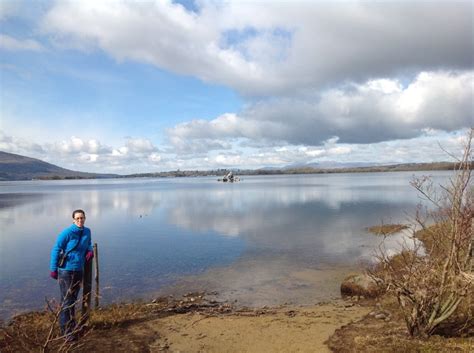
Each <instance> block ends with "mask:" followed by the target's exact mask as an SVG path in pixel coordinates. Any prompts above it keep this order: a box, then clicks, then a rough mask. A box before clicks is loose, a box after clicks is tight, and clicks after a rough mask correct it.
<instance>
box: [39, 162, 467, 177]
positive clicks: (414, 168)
mask: <svg viewBox="0 0 474 353" xmlns="http://www.w3.org/2000/svg"><path fill="white" fill-rule="evenodd" d="M473 166H474V163H473V164H472V165H471V169H472V167H473ZM457 167H458V163H450V162H438V163H408V164H393V165H385V166H372V167H354V168H344V167H341V168H312V167H302V168H289V169H235V168H229V169H217V170H215V169H214V170H202V171H201V170H175V171H167V172H157V173H135V174H127V175H115V176H108V177H83V176H78V177H71V176H68V177H60V176H57V175H54V176H45V177H40V178H35V179H30V180H80V179H124V178H189V177H202V176H213V177H220V176H223V175H225V174H227V173H228V172H229V171H232V172H233V173H234V175H239V176H254V175H298V174H299V175H303V174H349V173H391V172H423V171H426V172H428V171H443V170H444V171H452V170H455V169H456V168H457Z"/></svg>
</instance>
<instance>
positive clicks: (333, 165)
mask: <svg viewBox="0 0 474 353" xmlns="http://www.w3.org/2000/svg"><path fill="white" fill-rule="evenodd" d="M381 165H383V164H381V163H367V162H347V163H341V162H335V161H327V162H318V163H295V164H290V165H287V166H285V167H283V168H282V169H298V168H313V169H338V168H366V167H379V166H381Z"/></svg>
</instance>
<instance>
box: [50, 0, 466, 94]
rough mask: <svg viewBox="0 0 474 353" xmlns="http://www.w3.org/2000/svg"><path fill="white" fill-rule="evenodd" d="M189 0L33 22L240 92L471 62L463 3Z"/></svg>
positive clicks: (75, 12) (70, 4)
mask: <svg viewBox="0 0 474 353" xmlns="http://www.w3.org/2000/svg"><path fill="white" fill-rule="evenodd" d="M198 6H199V7H200V8H199V11H198V12H188V11H186V10H185V9H184V8H183V7H182V6H181V5H179V4H173V3H172V2H170V1H158V0H157V1H149V2H139V3H137V2H123V1H120V2H119V1H58V2H57V3H56V4H55V5H54V6H53V7H52V9H51V10H50V11H49V12H48V14H47V15H46V16H45V18H44V19H43V21H42V29H43V31H44V32H46V33H48V34H51V35H53V36H54V38H56V39H57V40H58V41H59V42H60V43H62V45H65V46H68V47H71V46H72V47H74V46H75V47H77V48H80V49H86V50H91V49H93V48H98V49H100V50H104V51H105V52H106V53H108V54H109V55H110V56H112V57H114V58H116V59H117V60H119V61H122V60H134V61H140V62H146V63H150V64H153V65H156V66H158V67H160V68H163V69H167V70H171V71H174V72H176V73H180V74H186V75H192V76H195V77H199V78H201V79H203V80H205V81H212V82H216V83H221V84H225V85H228V86H231V87H233V88H235V89H238V90H239V91H240V92H242V93H243V94H245V95H248V94H263V95H267V94H271V93H279V94H282V93H285V94H290V93H294V92H295V90H296V91H298V90H301V89H307V88H310V87H312V88H315V87H319V88H320V87H327V86H328V85H332V84H335V83H336V84H337V83H340V82H342V81H346V80H349V81H357V82H363V81H367V80H369V79H371V78H374V77H391V76H393V75H394V74H396V73H400V72H404V73H407V72H416V71H418V70H420V69H423V70H425V71H430V70H437V69H440V68H444V69H446V68H450V69H468V68H471V67H472V53H473V42H474V41H473V32H472V4H471V3H470V2H468V1H466V2H436V6H434V4H433V3H431V2H424V1H418V2H414V3H410V4H407V3H404V2H390V3H386V2H333V3H330V2H306V1H304V2H303V1H301V2H266V3H261V2H239V1H229V2H225V3H221V2H215V1H200V2H198ZM434 38H436V40H434ZM379 83H380V82H379ZM384 87H385V89H389V90H393V89H394V88H396V87H388V86H384Z"/></svg>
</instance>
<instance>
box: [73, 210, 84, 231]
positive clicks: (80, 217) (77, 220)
mask: <svg viewBox="0 0 474 353" xmlns="http://www.w3.org/2000/svg"><path fill="white" fill-rule="evenodd" d="M73 222H74V224H75V225H76V226H78V227H79V228H82V227H84V223H85V222H86V215H85V214H83V213H80V212H77V213H75V214H74V218H73Z"/></svg>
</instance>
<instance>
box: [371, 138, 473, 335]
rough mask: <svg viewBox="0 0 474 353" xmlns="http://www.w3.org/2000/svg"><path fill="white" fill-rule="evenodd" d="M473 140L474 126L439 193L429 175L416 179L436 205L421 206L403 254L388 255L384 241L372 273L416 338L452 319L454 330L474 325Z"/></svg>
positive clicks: (431, 331) (429, 333)
mask: <svg viewBox="0 0 474 353" xmlns="http://www.w3.org/2000/svg"><path fill="white" fill-rule="evenodd" d="M472 138H473V130H472V129H471V131H470V133H469V135H468V137H467V140H466V144H465V148H464V154H463V156H462V158H461V159H459V160H458V162H459V163H458V164H457V165H458V166H457V168H456V170H455V172H454V176H453V177H452V178H451V179H450V180H449V183H448V185H446V186H441V190H440V191H437V190H436V188H435V187H434V185H433V183H432V180H431V179H430V178H427V177H424V178H421V179H416V180H414V181H413V182H412V185H413V186H414V188H415V189H416V190H417V191H418V192H419V193H420V194H421V195H422V197H423V198H424V199H425V201H426V202H428V203H429V204H431V205H430V206H431V207H426V206H425V207H421V206H420V207H419V208H418V211H417V212H416V215H415V216H414V219H413V222H412V223H413V224H414V225H415V226H414V227H413V236H412V237H411V242H410V243H406V244H404V245H403V250H402V251H401V253H400V254H398V255H396V256H394V257H392V256H389V255H388V252H387V251H386V249H385V248H384V247H383V244H382V246H381V247H380V251H379V253H378V259H379V260H380V265H379V266H378V268H377V270H375V271H372V275H373V276H375V277H377V278H378V279H381V280H382V281H383V283H384V284H385V285H386V287H387V289H388V290H389V291H391V292H393V293H394V294H395V295H396V297H397V300H398V303H399V307H400V308H401V310H402V312H403V316H404V318H405V321H406V325H407V328H408V332H409V333H410V335H411V336H430V335H432V334H434V333H436V332H441V331H442V328H441V326H442V324H446V323H447V322H448V319H449V320H450V321H451V322H450V325H451V326H450V327H451V332H450V334H455V333H459V332H460V331H462V330H466V329H469V328H470V326H472V325H473V324H474V321H473V316H472V301H473V299H472V296H473V294H472V293H474V274H473V273H472V269H473V268H472V266H473V259H472V251H473V242H474V235H473V224H472V223H473V222H472V220H473V215H474V206H473V204H474V203H473V187H472V183H471V167H472V149H471V142H472ZM420 240H421V242H420ZM454 318H455V320H454V321H455V322H453V319H454ZM444 329H445V328H444Z"/></svg>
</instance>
